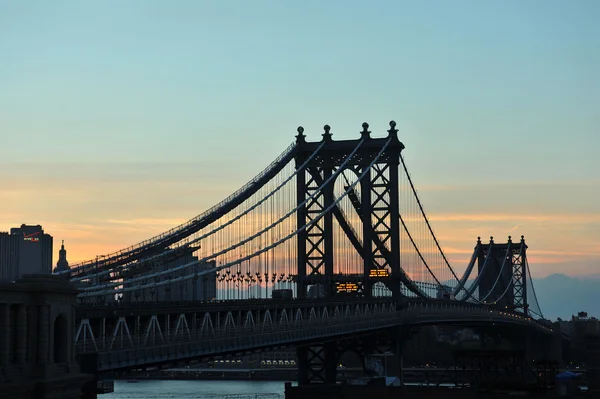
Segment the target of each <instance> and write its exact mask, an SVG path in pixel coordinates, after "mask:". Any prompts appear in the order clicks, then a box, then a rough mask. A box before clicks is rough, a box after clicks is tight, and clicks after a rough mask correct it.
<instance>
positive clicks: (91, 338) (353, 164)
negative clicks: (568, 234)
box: [58, 121, 551, 384]
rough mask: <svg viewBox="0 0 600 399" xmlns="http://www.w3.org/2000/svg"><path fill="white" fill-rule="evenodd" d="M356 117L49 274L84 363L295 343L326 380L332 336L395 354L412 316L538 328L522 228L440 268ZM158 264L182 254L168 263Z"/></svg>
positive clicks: (394, 174) (397, 171)
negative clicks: (167, 294)
mask: <svg viewBox="0 0 600 399" xmlns="http://www.w3.org/2000/svg"><path fill="white" fill-rule="evenodd" d="M362 127H363V130H362V131H361V132H360V138H358V139H356V140H340V141H335V140H333V136H332V133H331V129H330V127H329V126H327V125H326V126H325V127H324V133H323V134H322V139H321V140H320V141H318V142H308V141H307V140H306V136H305V135H304V129H303V128H302V127H299V128H298V130H297V131H298V134H297V136H296V141H295V143H293V144H292V145H290V146H289V147H288V148H287V149H286V150H285V151H284V152H283V153H282V154H281V155H279V156H278V157H277V158H276V159H275V160H274V161H273V162H272V163H271V164H270V165H269V166H268V167H267V168H266V169H264V170H263V171H262V172H260V173H259V174H258V175H257V176H256V177H255V178H253V179H252V180H251V181H249V182H248V183H247V184H246V185H244V186H243V187H242V188H240V189H239V190H238V191H236V192H235V193H233V194H232V195H230V196H229V197H227V198H226V199H225V200H223V201H222V202H220V203H219V204H217V205H215V206H213V207H212V208H210V209H209V210H207V211H206V212H204V213H202V214H201V215H199V216H197V217H195V218H193V219H191V220H189V221H188V222H186V223H184V224H182V225H180V226H177V227H175V228H173V229H171V230H169V231H167V232H165V233H163V234H160V235H158V236H156V237H153V238H151V239H148V240H146V241H143V242H141V243H139V244H136V245H133V246H131V247H128V248H124V249H122V250H120V251H117V252H114V253H111V254H108V255H104V256H99V257H97V258H96V259H93V260H90V261H87V262H82V263H79V264H76V265H72V267H71V269H70V270H68V271H64V272H59V273H58V274H64V275H67V276H68V277H69V278H70V280H71V281H72V282H73V283H75V284H78V285H80V288H81V293H80V294H79V300H80V305H79V307H78V309H77V320H78V327H77V332H76V337H75V341H76V347H77V350H78V352H79V353H80V356H81V361H82V369H83V370H84V371H85V370H88V371H93V372H104V371H111V370H124V369H131V368H141V367H148V366H152V365H162V364H175V363H177V362H178V361H188V360H193V359H198V358H201V357H207V356H220V355H224V354H228V353H246V352H252V351H257V350H263V349H269V348H278V347H284V346H296V347H298V352H297V353H298V366H299V378H300V382H301V383H303V384H306V383H310V382H314V381H326V382H327V381H329V382H330V381H332V379H333V381H334V380H335V364H336V362H335V359H336V358H337V356H339V353H341V352H343V350H344V348H342V347H340V345H341V343H342V342H352V343H349V344H348V345H354V348H355V349H356V347H357V345H358V346H360V347H361V348H362V349H361V350H362V351H363V352H364V353H367V352H368V351H369V350H376V348H377V347H380V346H381V345H388V346H389V347H390V348H392V350H399V349H398V344H397V342H396V341H398V340H401V339H404V338H405V336H406V331H409V330H410V328H411V326H419V325H426V324H447V323H450V324H463V325H468V326H473V325H495V324H499V325H504V326H510V327H514V328H523V329H527V330H530V331H540V332H543V333H550V332H551V329H549V328H548V327H547V326H545V325H544V324H543V323H540V322H539V321H537V320H536V318H543V316H542V313H541V310H540V307H539V304H538V301H537V298H536V296H535V290H534V288H533V284H532V280H531V275H530V271H529V267H528V263H527V254H526V251H527V245H526V244H525V239H524V237H521V240H520V241H516V242H513V241H512V239H511V237H509V238H508V241H507V242H505V243H496V242H494V240H493V238H491V239H490V241H489V243H482V242H481V240H480V239H479V238H478V239H477V243H476V245H475V248H474V251H473V255H472V257H471V259H470V261H469V262H468V264H466V265H463V266H462V267H460V266H457V265H451V264H450V262H449V260H448V257H447V256H446V255H445V253H444V251H443V249H442V246H441V244H440V242H439V240H438V239H437V237H436V235H435V233H434V230H433V228H432V226H431V224H430V222H429V220H428V218H427V215H426V213H425V210H424V207H423V203H422V202H421V199H420V197H419V196H418V194H417V191H416V189H415V186H414V184H413V181H412V179H411V176H410V174H409V173H408V169H407V166H406V163H405V161H404V158H403V156H402V151H403V150H404V148H405V147H404V145H403V144H402V143H401V142H400V141H399V139H398V130H397V129H396V124H395V122H393V121H392V122H390V128H389V130H387V135H386V137H380V138H374V137H371V132H370V131H369V125H368V124H367V123H364V124H363V126H362ZM190 254H194V255H195V257H191V258H190ZM186 256H187V257H186ZM172 259H188V260H189V261H186V262H183V263H182V262H180V263H179V264H177V265H175V266H172V265H173V264H172V263H169V262H170V261H171V260H172ZM207 279H212V281H215V285H216V290H215V298H210V299H211V300H206V299H207V298H204V299H205V300H203V301H199V300H196V301H187V302H174V301H168V300H163V301H155V300H153V301H147V300H146V298H147V297H148V296H150V297H151V298H152V297H153V295H155V293H156V292H158V291H160V290H163V291H165V290H166V291H177V290H182V289H184V287H188V283H191V284H192V285H193V287H194V290H195V289H196V285H197V284H199V283H202V282H203V281H206V280H207ZM274 293H276V294H277V295H278V296H280V295H283V294H286V295H283V296H282V297H281V298H279V299H276V298H272V297H275V295H274ZM390 337H391V338H390ZM394 342H396V343H394ZM394 345H395V346H394Z"/></svg>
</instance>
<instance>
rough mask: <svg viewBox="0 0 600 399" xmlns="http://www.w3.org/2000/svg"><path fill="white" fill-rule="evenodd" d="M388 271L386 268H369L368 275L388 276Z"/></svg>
mask: <svg viewBox="0 0 600 399" xmlns="http://www.w3.org/2000/svg"><path fill="white" fill-rule="evenodd" d="M389 276H390V273H389V272H388V270H387V269H371V270H369V277H371V278H373V277H389Z"/></svg>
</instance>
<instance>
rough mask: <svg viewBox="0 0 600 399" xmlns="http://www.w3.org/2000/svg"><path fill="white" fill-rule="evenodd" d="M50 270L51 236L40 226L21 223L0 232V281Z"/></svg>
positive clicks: (46, 272) (48, 272)
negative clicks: (18, 225)
mask: <svg viewBox="0 0 600 399" xmlns="http://www.w3.org/2000/svg"><path fill="white" fill-rule="evenodd" d="M51 272H52V236H50V235H48V234H45V233H44V230H43V229H42V226H40V225H37V226H29V225H25V224H23V225H21V227H15V228H12V229H10V233H0V281H9V282H10V281H15V280H17V279H19V278H21V277H22V276H24V275H25V274H50V273H51Z"/></svg>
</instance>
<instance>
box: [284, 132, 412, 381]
mask: <svg viewBox="0 0 600 399" xmlns="http://www.w3.org/2000/svg"><path fill="white" fill-rule="evenodd" d="M362 128H363V130H362V131H361V132H360V134H361V137H360V138H359V139H356V140H341V141H334V140H333V137H332V133H331V128H330V127H329V126H328V125H325V126H324V128H323V129H324V133H323V138H322V140H321V141H320V142H307V141H306V136H305V135H304V129H303V128H302V127H299V128H298V135H297V136H296V144H297V151H296V156H295V161H296V169H297V170H298V169H300V167H301V166H302V165H304V164H305V163H306V162H307V161H308V160H310V161H309V162H308V164H307V166H306V169H305V170H304V171H300V172H299V173H298V175H297V186H296V193H297V205H298V206H299V209H298V212H297V225H298V228H301V227H303V226H304V225H305V224H306V223H309V222H310V221H313V220H316V219H318V218H319V217H320V216H321V214H323V217H321V218H320V219H319V220H318V221H316V222H315V223H314V224H312V225H311V226H310V227H309V228H307V229H306V230H303V231H301V232H300V234H299V235H298V253H297V257H298V270H297V276H298V277H297V278H298V280H297V290H298V291H297V295H298V297H299V298H305V297H306V296H307V289H308V286H310V285H320V286H321V287H322V288H323V290H322V291H323V292H321V294H322V295H323V296H325V297H333V296H334V295H336V292H335V281H334V239H335V237H334V235H333V230H334V229H333V221H334V217H335V218H336V219H337V220H338V223H340V226H341V227H342V228H344V227H343V225H344V224H345V219H344V217H343V216H342V215H341V211H340V210H339V209H338V208H337V206H335V205H334V202H335V198H334V185H335V180H336V179H335V178H332V176H333V175H334V174H335V173H336V172H337V171H338V169H339V168H344V169H347V170H350V171H352V172H353V173H354V174H356V175H357V176H363V177H362V179H361V182H360V188H359V190H357V188H358V185H356V186H355V187H354V188H352V187H350V186H349V185H348V184H346V185H345V187H344V188H345V190H349V189H350V190H351V191H350V192H349V198H350V199H351V201H352V202H353V204H354V207H355V209H356V211H357V212H358V214H359V217H360V220H361V224H362V226H361V227H362V243H357V242H355V247H356V249H357V250H358V251H359V252H360V255H361V257H362V259H363V278H362V281H360V282H359V283H358V286H359V291H358V292H357V295H362V296H364V297H371V296H372V286H373V281H374V280H371V279H370V276H378V277H379V276H384V278H382V279H381V281H383V282H384V283H385V284H386V285H387V287H388V288H389V289H390V291H391V292H392V296H393V297H394V298H395V299H397V300H398V299H400V293H401V291H400V281H401V279H400V218H399V216H400V215H399V192H398V189H399V186H398V178H399V176H398V167H399V164H400V153H401V151H402V150H403V149H404V145H403V144H402V143H401V142H400V141H399V140H398V130H397V129H396V123H395V122H394V121H392V122H390V129H389V130H388V136H387V137H385V138H372V137H371V132H370V131H369V125H368V124H367V123H363V125H362ZM320 146H322V148H321V150H320V151H319V152H318V155H317V156H316V157H314V158H310V157H311V154H313V153H314V152H315V150H317V148H318V147H320ZM380 154H381V155H380ZM378 156H379V158H378V160H377V161H376V162H375V163H373V162H374V160H375V159H377V157H378ZM346 159H349V162H346V163H345V160H346ZM363 174H364V175H363ZM338 176H339V175H338ZM325 182H328V183H327V184H326V185H325V187H324V189H323V190H322V191H321V192H318V193H317V190H318V189H319V187H320V186H321V185H322V184H323V183H325ZM315 194H316V195H315ZM313 195H315V196H314V197H313ZM347 234H348V233H347ZM349 238H350V237H349ZM351 240H352V239H351ZM355 240H356V238H355ZM356 241H358V240H356ZM341 354H342V353H340V351H339V348H338V347H337V343H336V342H335V341H328V342H323V343H320V344H317V343H314V344H311V345H310V346H301V347H298V350H297V355H298V383H299V385H307V384H313V383H326V384H334V383H335V381H336V365H337V363H338V359H339V356H341Z"/></svg>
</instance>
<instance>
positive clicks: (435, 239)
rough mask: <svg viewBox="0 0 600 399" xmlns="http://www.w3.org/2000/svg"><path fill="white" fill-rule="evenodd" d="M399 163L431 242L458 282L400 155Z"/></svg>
mask: <svg viewBox="0 0 600 399" xmlns="http://www.w3.org/2000/svg"><path fill="white" fill-rule="evenodd" d="M400 161H401V162H402V168H403V169H404V173H406V177H407V178H408V182H409V183H410V188H411V189H412V192H413V194H414V196H415V199H416V200H417V204H418V205H419V209H420V210H421V214H422V215H423V218H424V219H425V223H426V224H427V228H428V229H429V232H430V233H431V236H432V237H433V241H434V242H435V245H436V246H437V249H438V250H439V251H440V254H441V255H442V258H444V262H446V266H448V268H449V269H450V271H451V272H452V275H453V276H454V278H455V279H456V281H459V278H458V276H457V275H456V273H455V272H454V269H453V268H452V266H450V262H448V259H447V258H446V255H445V254H444V251H442V247H441V246H440V243H439V242H438V240H437V238H436V236H435V234H434V233H433V229H432V228H431V224H429V220H428V219H427V215H425V210H424V209H423V204H421V200H420V199H419V196H418V195H417V190H416V189H415V186H414V184H413V181H412V179H411V177H410V174H409V173H408V169H407V168H406V163H405V162H404V157H403V156H402V154H401V155H400Z"/></svg>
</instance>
